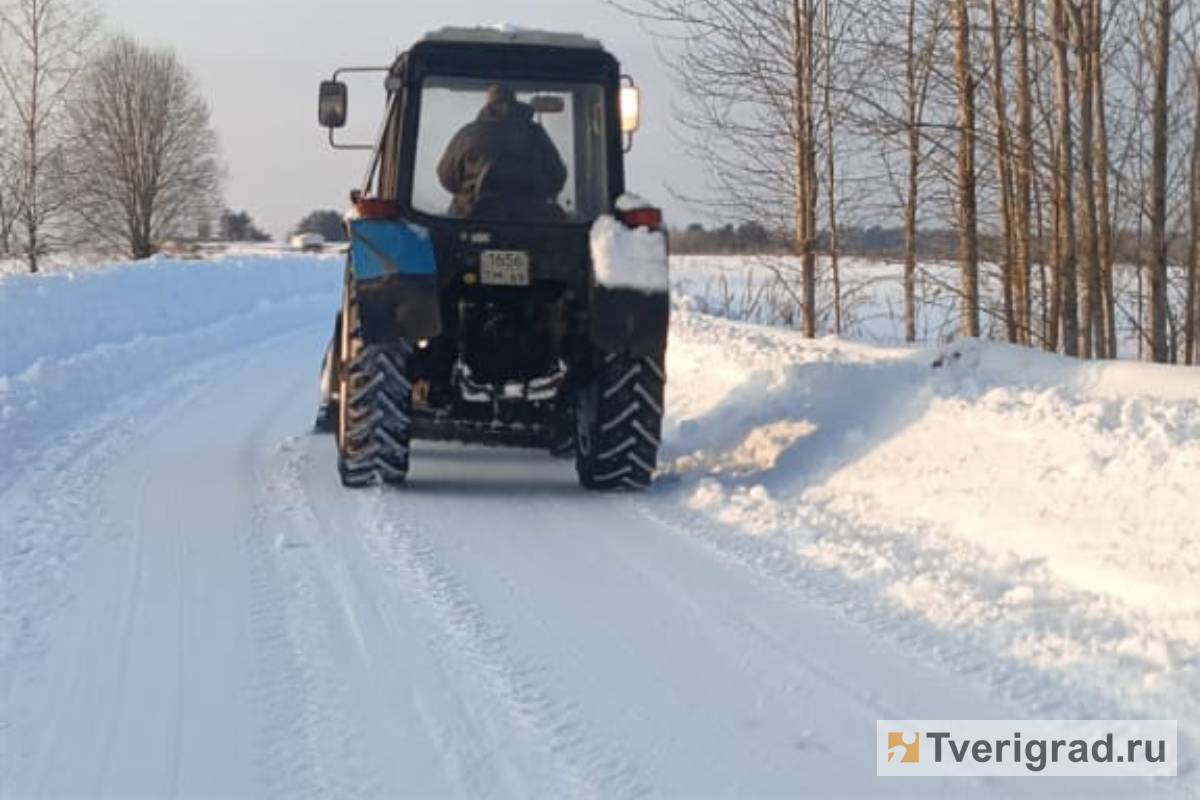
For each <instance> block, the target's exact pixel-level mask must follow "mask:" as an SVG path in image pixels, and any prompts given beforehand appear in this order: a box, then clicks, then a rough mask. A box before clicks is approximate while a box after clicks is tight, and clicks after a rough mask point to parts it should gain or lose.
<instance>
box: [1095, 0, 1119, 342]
mask: <svg viewBox="0 0 1200 800" xmlns="http://www.w3.org/2000/svg"><path fill="white" fill-rule="evenodd" d="M1090 2H1091V3H1092V4H1093V10H1092V19H1093V21H1094V30H1093V45H1092V47H1093V53H1095V57H1094V58H1093V59H1092V101H1093V104H1094V109H1095V111H1094V118H1095V123H1096V162H1095V171H1096V216H1097V222H1098V224H1099V236H1100V242H1099V257H1100V290H1101V292H1102V294H1103V305H1104V339H1105V342H1106V343H1107V345H1108V351H1107V352H1106V353H1103V354H1102V355H1104V356H1107V357H1108V358H1116V357H1117V355H1118V353H1117V299H1116V294H1115V289H1114V276H1113V231H1112V205H1111V203H1110V200H1109V191H1108V170H1109V160H1108V103H1107V101H1106V100H1105V88H1104V38H1103V37H1104V24H1103V20H1104V13H1103V0H1090Z"/></svg>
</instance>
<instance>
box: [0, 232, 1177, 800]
mask: <svg viewBox="0 0 1200 800" xmlns="http://www.w3.org/2000/svg"><path fill="white" fill-rule="evenodd" d="M676 267H677V269H676V273H675V277H674V286H675V288H676V291H677V309H676V314H675V317H674V321H673V328H672V339H671V345H670V352H669V360H668V371H669V375H670V381H669V389H668V406H669V407H668V420H667V426H666V427H667V430H666V437H665V442H664V453H663V474H662V475H661V476H660V479H659V481H658V483H657V484H656V486H655V488H654V489H653V490H652V491H650V492H648V493H646V494H644V495H639V496H613V497H604V496H594V495H588V494H585V493H583V492H581V491H580V490H578V489H577V488H576V487H575V480H574V475H573V471H572V469H571V467H570V465H569V464H567V463H564V462H561V461H556V460H553V459H550V458H548V457H543V456H541V455H538V454H529V453H513V452H508V451H487V450H478V449H471V448H461V447H453V446H432V445H427V446H422V447H419V448H418V449H417V451H416V453H415V455H414V471H413V474H412V476H411V481H412V483H411V486H409V487H407V488H406V489H404V490H403V491H372V492H366V493H353V492H346V491H343V490H342V489H341V488H340V487H339V486H338V485H337V481H336V474H335V470H334V466H333V446H332V443H331V442H330V441H329V440H327V439H325V438H321V437H316V436H313V435H311V434H310V433H309V432H308V430H309V426H310V424H311V421H312V415H313V412H314V384H315V373H316V367H317V363H318V360H319V358H320V351H321V348H322V346H323V343H324V338H325V336H326V335H327V332H328V328H329V324H330V318H331V315H332V313H333V309H334V307H335V305H336V302H337V299H336V295H337V288H338V282H339V278H340V266H339V263H338V261H337V260H336V258H325V259H321V258H306V257H298V256H287V255H276V256H265V255H257V256H248V255H247V256H243V257H230V258H227V259H224V260H219V261H215V262H171V261H165V260H164V261H159V262H155V263H152V264H149V265H137V266H129V265H125V266H120V265H117V266H113V267H109V268H104V269H92V270H87V271H85V272H78V273H70V272H58V273H55V274H53V275H48V276H41V277H36V278H28V277H24V276H11V277H6V278H0V341H3V342H4V346H3V347H2V348H0V796H2V797H19V798H25V797H77V796H107V797H134V796H138V797H167V796H176V795H180V796H221V797H227V796H247V797H261V796H280V797H307V796H332V797H397V796H406V797H408V796H420V797H430V796H433V797H446V796H448V797H570V796H603V797H627V796H664V797H695V796H706V797H707V796H718V797H760V796H779V797H783V796H787V797H795V796H821V797H851V798H853V797H868V796H870V797H874V796H902V797H931V796H946V797H951V796H952V797H960V796H969V795H975V794H978V795H981V796H987V797H1028V796H1041V797H1067V796H1078V795H1080V794H1082V793H1083V792H1085V791H1086V792H1087V793H1088V794H1089V795H1090V796H1112V797H1143V796H1160V795H1161V796H1168V797H1174V796H1200V773H1198V771H1197V764H1196V760H1195V755H1194V752H1195V751H1194V743H1195V742H1196V741H1198V740H1200V583H1198V582H1197V580H1196V576H1197V574H1198V573H1200V549H1198V547H1197V535H1198V534H1197V531H1200V525H1197V523H1196V507H1197V506H1196V502H1195V497H1196V481H1197V478H1198V477H1200V372H1197V371H1194V370H1185V369H1170V368H1159V367H1151V366H1146V365H1140V364H1130V363H1117V364H1105V365H1085V364H1078V363H1073V362H1069V361H1066V360H1061V359H1057V358H1054V357H1050V356H1045V355H1041V354H1037V353H1032V352H1026V351H1019V350H1016V349H1011V348H1008V347H1006V346H1000V345H991V344H980V343H975V342H966V343H958V344H954V345H945V346H943V347H942V348H941V349H919V350H911V349H898V348H885V347H879V346H876V345H871V344H860V343H852V342H849V341H845V340H835V339H823V340H818V341H816V342H809V341H804V340H802V339H800V338H798V337H797V336H796V335H795V334H794V333H791V332H789V331H787V330H781V329H775V328H769V327H762V326H756V325H752V324H746V323H739V322H733V321H729V320H725V319H720V318H718V317H715V316H711V315H708V314H705V313H701V312H700V311H699V310H697V309H698V308H701V307H703V306H704V304H705V303H709V302H712V301H713V295H712V293H711V291H709V290H708V289H703V288H698V286H699V284H697V283H696V282H692V283H691V284H689V283H688V281H689V280H690V279H692V278H695V276H696V275H697V274H699V273H695V272H693V273H691V274H690V275H689V272H688V270H687V269H686V265H683V266H682V267H681V265H680V264H678V263H677V264H676ZM731 268H732V267H731V265H724V266H723V267H722V269H731ZM735 277H736V275H735ZM876 307H877V308H878V307H880V306H879V304H876ZM711 310H719V309H711ZM1022 717H1030V718H1126V717H1132V718H1143V717H1144V718H1169V719H1178V720H1179V721H1180V725H1181V731H1182V735H1183V737H1184V743H1183V745H1182V747H1181V752H1182V754H1183V764H1182V766H1181V777H1179V778H1177V779H1162V780H1156V781H1134V780H1130V779H1122V780H1095V779H1092V780H1088V781H1085V782H1082V783H1079V784H1073V783H1071V782H1069V781H1064V780H1063V779H1036V778H1026V779H1021V780H1007V781H1005V780H999V779H954V780H942V781H933V780H899V781H898V780H886V779H878V778H876V777H875V769H874V761H875V751H874V747H875V740H874V731H875V720H876V719H885V718H929V719H956V718H983V719H1011V718H1022Z"/></svg>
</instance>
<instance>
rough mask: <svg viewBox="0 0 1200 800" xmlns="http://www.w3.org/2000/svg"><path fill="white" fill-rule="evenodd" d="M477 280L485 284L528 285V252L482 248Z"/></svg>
mask: <svg viewBox="0 0 1200 800" xmlns="http://www.w3.org/2000/svg"><path fill="white" fill-rule="evenodd" d="M479 280H480V282H481V283H483V284H484V285H486V286H528V285H529V253H526V252H523V251H521V250H484V251H483V252H482V253H481V254H480V256H479Z"/></svg>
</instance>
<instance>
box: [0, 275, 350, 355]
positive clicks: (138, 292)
mask: <svg viewBox="0 0 1200 800" xmlns="http://www.w3.org/2000/svg"><path fill="white" fill-rule="evenodd" d="M340 265H341V262H340V260H338V259H336V258H328V259H320V258H314V257H311V256H295V255H293V256H277V257H274V258H272V257H265V256H262V255H258V256H255V257H253V258H248V257H231V258H223V259H218V260H214V261H173V260H170V259H154V260H151V261H145V262H140V263H136V264H112V265H110V266H106V267H94V268H90V269H86V270H80V271H78V272H58V273H54V274H50V275H39V276H24V275H13V276H7V277H0V341H3V342H4V347H3V348H0V375H9V376H11V375H14V374H16V373H18V372H20V371H22V370H25V369H27V368H29V367H30V366H32V365H33V364H34V363H35V362H36V361H38V360H39V359H46V360H53V359H61V358H64V357H66V356H69V355H72V354H77V353H80V352H83V351H85V350H89V349H91V348H94V347H96V346H98V345H102V344H113V343H120V342H125V341H128V340H130V339H132V338H134V337H136V336H161V335H164V334H170V333H176V332H179V331H182V330H188V329H191V328H196V327H199V326H202V325H208V324H211V323H213V322H215V321H217V320H220V319H224V318H227V317H231V316H235V315H237V314H244V313H247V312H251V311H253V310H254V309H255V308H257V307H259V306H260V305H262V304H264V303H271V302H278V301H281V300H285V299H289V298H294V297H297V296H300V295H313V294H324V293H328V292H330V291H331V290H336V289H337V285H338V280H339V279H340V276H341V272H340V270H341V266H340Z"/></svg>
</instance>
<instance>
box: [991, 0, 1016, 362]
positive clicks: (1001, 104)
mask: <svg viewBox="0 0 1200 800" xmlns="http://www.w3.org/2000/svg"><path fill="white" fill-rule="evenodd" d="M988 13H989V21H990V23H991V25H990V27H991V37H990V38H991V46H992V108H993V111H994V113H995V115H996V171H997V173H998V175H997V177H998V178H999V181H1000V224H1001V229H1002V232H1003V236H1004V255H1003V257H1002V258H1003V260H1002V261H1001V262H1000V275H1001V279H1002V282H1003V293H1004V323H1005V329H1006V331H1007V333H1008V341H1009V342H1010V343H1012V344H1016V343H1017V342H1018V341H1020V337H1019V335H1018V326H1017V317H1016V312H1015V309H1014V293H1015V292H1014V287H1013V284H1014V279H1013V276H1014V273H1015V272H1016V270H1015V268H1014V262H1015V260H1016V259H1015V257H1014V250H1015V249H1016V248H1015V246H1014V242H1015V239H1016V233H1015V231H1014V226H1013V214H1014V212H1015V209H1014V207H1013V206H1014V201H1013V179H1012V161H1011V158H1012V155H1011V153H1010V151H1009V145H1008V137H1009V133H1008V102H1007V100H1006V99H1005V94H1004V51H1003V50H1002V49H1001V46H1000V8H999V0H988Z"/></svg>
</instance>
